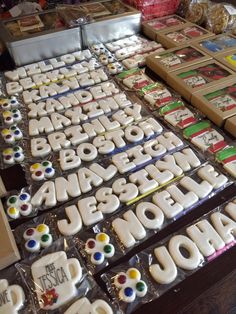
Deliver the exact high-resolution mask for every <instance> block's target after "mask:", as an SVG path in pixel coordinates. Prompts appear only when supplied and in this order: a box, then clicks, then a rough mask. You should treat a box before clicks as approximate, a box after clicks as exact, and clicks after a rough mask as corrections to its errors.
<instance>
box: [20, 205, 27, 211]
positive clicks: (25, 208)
mask: <svg viewBox="0 0 236 314" xmlns="http://www.w3.org/2000/svg"><path fill="white" fill-rule="evenodd" d="M20 208H21V210H23V211H24V210H27V209H28V205H27V204H23V205H21V207H20Z"/></svg>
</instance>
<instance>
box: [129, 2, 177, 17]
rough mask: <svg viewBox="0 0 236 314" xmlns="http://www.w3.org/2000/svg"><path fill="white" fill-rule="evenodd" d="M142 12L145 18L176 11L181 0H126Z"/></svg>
mask: <svg viewBox="0 0 236 314" xmlns="http://www.w3.org/2000/svg"><path fill="white" fill-rule="evenodd" d="M125 2H127V3H128V4H129V5H131V6H133V7H135V8H136V9H138V10H139V11H141V12H142V17H143V20H150V19H152V18H154V17H160V16H165V15H168V14H173V13H175V11H176V9H177V8H178V5H179V0H125Z"/></svg>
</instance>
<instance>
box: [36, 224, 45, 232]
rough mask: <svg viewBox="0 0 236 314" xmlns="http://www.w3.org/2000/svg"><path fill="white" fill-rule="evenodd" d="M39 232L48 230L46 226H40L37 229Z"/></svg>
mask: <svg viewBox="0 0 236 314" xmlns="http://www.w3.org/2000/svg"><path fill="white" fill-rule="evenodd" d="M36 229H37V231H38V232H44V231H45V230H46V226H45V225H44V224H41V225H38V227H37V228H36Z"/></svg>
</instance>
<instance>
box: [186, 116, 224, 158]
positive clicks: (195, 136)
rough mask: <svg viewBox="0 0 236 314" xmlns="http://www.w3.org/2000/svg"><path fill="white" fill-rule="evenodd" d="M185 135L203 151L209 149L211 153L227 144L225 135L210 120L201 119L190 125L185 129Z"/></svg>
mask: <svg viewBox="0 0 236 314" xmlns="http://www.w3.org/2000/svg"><path fill="white" fill-rule="evenodd" d="M184 137H185V138H187V139H189V140H190V141H191V143H193V144H194V145H195V146H197V147H199V148H200V149H201V150H202V151H206V150H208V151H209V152H211V153H216V152H217V151H219V150H221V149H223V148H224V147H226V146H227V144H226V142H225V140H224V137H223V136H222V135H221V134H220V133H219V132H218V131H217V130H215V129H213V128H212V127H211V123H210V122H209V121H201V122H199V123H197V124H195V125H193V126H189V127H188V128H186V129H185V130H184Z"/></svg>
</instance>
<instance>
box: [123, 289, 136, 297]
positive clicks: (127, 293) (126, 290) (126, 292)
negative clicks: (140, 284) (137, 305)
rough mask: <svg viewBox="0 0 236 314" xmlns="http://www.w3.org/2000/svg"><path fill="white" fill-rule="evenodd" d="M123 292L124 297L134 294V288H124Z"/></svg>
mask: <svg viewBox="0 0 236 314" xmlns="http://www.w3.org/2000/svg"><path fill="white" fill-rule="evenodd" d="M124 293H125V296H126V297H132V295H133V294H134V290H133V289H132V288H130V287H127V288H125V290H124Z"/></svg>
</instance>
